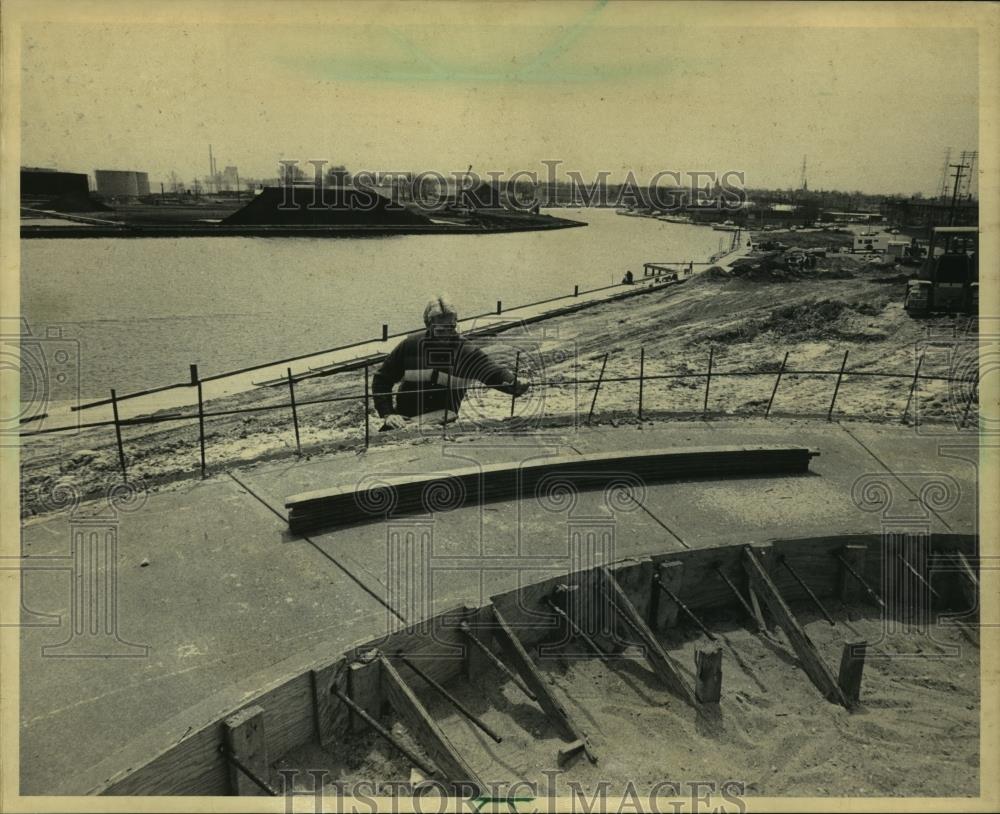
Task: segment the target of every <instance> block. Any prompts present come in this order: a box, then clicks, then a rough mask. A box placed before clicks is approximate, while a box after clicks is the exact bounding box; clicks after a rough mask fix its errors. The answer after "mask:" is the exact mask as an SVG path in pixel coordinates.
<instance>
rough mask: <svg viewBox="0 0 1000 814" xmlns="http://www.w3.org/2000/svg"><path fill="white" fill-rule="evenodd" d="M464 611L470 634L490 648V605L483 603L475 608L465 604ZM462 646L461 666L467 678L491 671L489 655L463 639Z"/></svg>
mask: <svg viewBox="0 0 1000 814" xmlns="http://www.w3.org/2000/svg"><path fill="white" fill-rule="evenodd" d="M465 612H466V621H467V622H468V623H469V628H470V630H471V632H472V635H473V636H475V637H476V638H477V639H478V640H479V641H481V642H482V643H483V644H484V645H486V647H487V648H490V649H492V648H493V628H492V626H491V625H490V624H489V621H490V620H491V619H492V618H493V610H492V607H491V606H489V605H484V606H483V607H482V608H476V607H473V606H471V605H466V607H465ZM462 647H463V648H465V652H464V654H463V664H462V667H463V673H464V675H465V678H466V679H467V680H469V681H475V680H476V679H478V678H480V677H482V676H488V675H491V674H492V673H493V671H494V667H493V663H492V662H491V661H490V659H489V656H487V655H486V654H485V653H484V652H483V651H482V650H480V649H479V648H478V647H476V646H475V645H474V644H473V643H472V642H469V641H463V642H462Z"/></svg>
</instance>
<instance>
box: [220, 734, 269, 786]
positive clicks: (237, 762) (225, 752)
mask: <svg viewBox="0 0 1000 814" xmlns="http://www.w3.org/2000/svg"><path fill="white" fill-rule="evenodd" d="M219 751H220V752H222V756H223V757H224V758H225V759H226V760H228V761H229V762H230V763H232V764H233V765H234V766H235V767H236V768H237V769H239V770H240V771H241V772H242V773H243V774H245V775H246V776H247V777H248V778H249V779H250V781H251V782H252V783H254V785H256V786H257V787H258V788H260V789H261V790H263V791H264V792H265V793H267V794H269V795H271V796H272V797H277V796H278V792H277V791H275V789H274V786H272V785H271V784H270V783H268V782H267V781H266V780H263V779H261V778H260V777H258V776H257V774H256V772H254V771H252V770H251V769H250V768H249V767H248V766H247V765H246V764H244V763H243V761H242V760H240V759H239V758H238V757H236V755H234V754H233V753H232V752H230V751H229V750H228V749H226V747H225V746H222V747H220V749H219Z"/></svg>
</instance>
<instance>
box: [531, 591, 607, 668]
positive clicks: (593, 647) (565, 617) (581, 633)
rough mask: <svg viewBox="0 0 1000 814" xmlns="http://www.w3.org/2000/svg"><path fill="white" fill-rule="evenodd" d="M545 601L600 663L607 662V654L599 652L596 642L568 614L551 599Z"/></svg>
mask: <svg viewBox="0 0 1000 814" xmlns="http://www.w3.org/2000/svg"><path fill="white" fill-rule="evenodd" d="M545 601H546V602H547V603H548V605H549V607H550V608H551V609H552V611H553V612H554V613H555V614H556V615H558V616H560V617H561V618H562V619H563V621H564V622H566V624H567V625H569V629H570V630H572V631H573V633H574V634H576V635H577V636H579V637H580V638H581V639H583V640H584V641H585V642H586V643H587V644H588V645H589V646H590V648H591V650H593V651H594V652H595V653H596V654H597V657H598V658H599V659H600V660H601V661H607V660H608V654H607V653H605V652H604V651H603V650H601V648H600V647H598V646H597V642H595V641H594V640H593V639H592V638H590V636H588V635H587V634H586V632H585V631H584V630H583V628H581V627H580V626H579V625H578V624H577V623H576V622H574V621H573V620H572V619H571V618H570V615H569V614H568V613H566V611H564V610H563V609H562V608H560V607H559V606H558V605H557V604H556V603H555V602H553V601H552V600H551V599H546V600H545Z"/></svg>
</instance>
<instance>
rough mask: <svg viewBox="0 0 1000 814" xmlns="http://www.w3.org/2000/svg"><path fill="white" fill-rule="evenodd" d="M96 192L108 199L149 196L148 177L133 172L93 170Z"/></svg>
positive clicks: (141, 173) (143, 173) (145, 174)
mask: <svg viewBox="0 0 1000 814" xmlns="http://www.w3.org/2000/svg"><path fill="white" fill-rule="evenodd" d="M94 177H95V178H96V179H97V191H98V193H99V194H101V195H104V196H105V197H108V198H128V197H138V196H140V195H149V175H148V173H145V172H136V171H134V170H94Z"/></svg>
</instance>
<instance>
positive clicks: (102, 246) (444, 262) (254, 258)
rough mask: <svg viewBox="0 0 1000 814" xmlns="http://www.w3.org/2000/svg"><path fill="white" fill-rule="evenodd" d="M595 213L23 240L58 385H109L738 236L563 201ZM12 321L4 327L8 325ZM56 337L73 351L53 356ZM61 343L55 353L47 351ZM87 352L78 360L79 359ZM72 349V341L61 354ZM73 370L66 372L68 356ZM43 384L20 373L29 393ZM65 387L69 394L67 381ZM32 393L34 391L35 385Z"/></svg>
mask: <svg viewBox="0 0 1000 814" xmlns="http://www.w3.org/2000/svg"><path fill="white" fill-rule="evenodd" d="M553 214H556V215H563V216H565V217H568V218H572V219H574V220H582V221H585V222H587V223H588V224H589V225H588V226H586V227H582V228H577V229H564V230H558V231H550V232H522V233H513V234H500V235H474V236H473V235H408V236H400V237H390V238H384V237H380V238H357V239H353V238H349V239H308V238H294V239H291V238H236V237H234V238H170V239H162V240H161V239H135V240H123V239H117V240H116V239H101V240H97V239H94V240H25V241H22V242H21V313H22V317H24V318H25V319H27V321H28V325H29V327H30V330H31V332H32V335H33V336H35V337H47V338H46V339H45V340H44V341H42V342H39V343H37V346H38V347H40V348H41V349H42V350H43V351H44V353H45V355H46V358H47V359H48V366H49V367H48V369H49V374H50V376H54V375H59V376H61V377H62V378H61V382H62V384H61V386H60V385H53V386H52V387H53V392H51V393H50V398H52V399H53V400H61V398H63V397H66V398H74V397H76V393H75V392H72V393H71V392H69V390H75V389H76V388H77V387H79V397H81V398H83V399H90V398H102V397H106V396H107V395H108V391H109V388H112V387H114V388H116V389H117V391H118V393H126V392H130V391H134V390H139V389H145V388H148V387H155V386H158V385H163V384H170V383H174V382H181V381H186V380H187V379H188V365H189V364H192V363H197V364H198V366H199V371H200V373H201V375H203V376H208V375H212V374H214V373H219V372H222V371H225V370H232V369H236V368H240V367H245V366H248V365H252V364H257V363H263V362H267V361H270V360H273V359H278V358H281V357H285V356H292V355H297V354H304V353H309V352H312V351H319V350H323V349H326V348H332V347H335V346H338V345H344V344H348V343H351V342H356V341H361V340H365V339H369V338H373V337H375V336H378V335H380V334H381V326H382V323H388V325H389V329H390V331H391V332H396V331H401V330H405V329H409V328H415V327H417V326H418V325H420V323H421V313H422V310H423V306H424V304H425V303H426V301H427V299H428V297H430V296H432V295H434V294H436V293H438V292H445V293H447V294H449V295H450V296H451V298H452V300H453V301H454V302H455V304H456V305H457V306H458V308H459V312H460V315H461V316H467V315H472V314H476V313H483V312H486V311H491V310H493V309H494V308H495V307H496V301H497V300H502V301H503V303H504V307H505V308H507V307H511V306H514V305H520V304H523V303H527V302H530V301H534V300H540V299H545V298H548V297H553V296H558V295H562V294H570V293H572V291H573V286H574V285H579V286H580V289H581V290H584V289H588V288H596V287H599V286H602V285H608V284H609V283H612V282H618V281H619V280H621V277H622V275H623V274H624V273H625V271H626V270H627V269H631V270H632V271H633V273H635V274H637V275H638V276H641V274H642V264H643V263H644V262H650V261H673V262H680V261H687V260H694V261H703V260H707V259H708V257H709V256H710V255H711V254H713V253H714V252H716V251H718V250H719V247H720V241H724V242H725V244H726V245H728V242H729V239H730V235H729V234H728V233H724V232H716V231H713V230H711V229H709V228H707V227H703V226H689V225H684V224H672V223H664V222H662V221H657V220H653V219H650V218H637V217H625V216H620V215H616V214H615V213H614V212H613V211H611V210H595V209H586V210H567V209H563V210H556V211H554V213H553ZM5 333H7V331H6V330H5ZM57 349H63V350H64V351H65V352H66V353H68V354H69V356H70V361H69V362H68V363H67V364H65V365H64V366H63V367H61V368H60V367H59V365H57V364H55V363H54V361H53V360H54V354H55V352H56V351H57ZM50 357H51V358H50ZM76 358H78V360H79V365H78V370H77V369H74V368H76V365H75V362H74V359H76ZM59 359H60V360H64V359H65V355H64V354H59ZM57 369H58V370H64V371H66V372H65V373H58V374H56V373H55V372H54V371H56V370H57ZM30 386H32V385H31V383H30V382H27V381H26V380H25V377H24V376H23V375H22V399H25V398H26V395H25V388H26V387H30ZM59 391H62V392H59ZM27 398H28V399H30V398H31V396H30V394H29V395H28V396H27Z"/></svg>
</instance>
